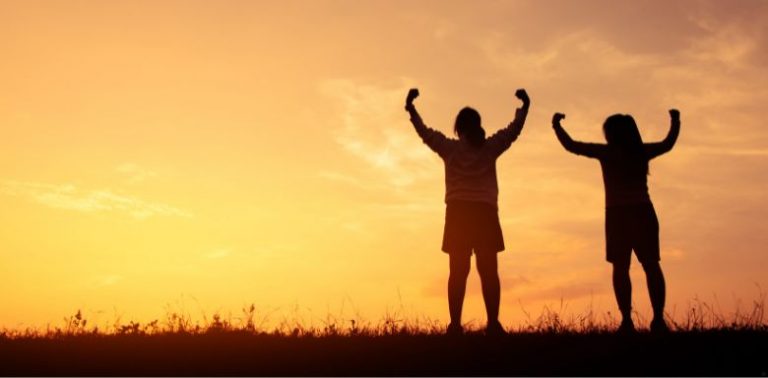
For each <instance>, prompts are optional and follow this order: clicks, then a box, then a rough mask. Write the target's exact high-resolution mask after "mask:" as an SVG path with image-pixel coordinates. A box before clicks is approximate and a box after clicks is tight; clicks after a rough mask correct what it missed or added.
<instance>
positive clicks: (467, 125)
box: [453, 106, 485, 147]
mask: <svg viewBox="0 0 768 378" xmlns="http://www.w3.org/2000/svg"><path fill="white" fill-rule="evenodd" d="M453 132H454V133H455V134H456V135H457V136H458V137H459V139H465V138H466V139H467V141H469V143H470V144H471V145H473V146H475V147H480V146H482V145H483V142H485V130H483V127H482V126H481V121H480V113H478V112H477V110H475V109H472V108H470V107H469V106H467V107H465V108H464V109H461V111H459V114H458V115H457V116H456V123H455V124H454V125H453Z"/></svg>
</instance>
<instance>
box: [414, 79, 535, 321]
mask: <svg viewBox="0 0 768 378" xmlns="http://www.w3.org/2000/svg"><path fill="white" fill-rule="evenodd" d="M418 96H419V91H418V89H411V90H410V91H409V92H408V96H407V98H406V102H405V110H406V111H407V112H408V113H409V114H410V118H411V123H412V124H413V127H414V128H415V130H416V133H417V134H418V135H419V137H420V138H421V140H422V141H423V142H424V144H426V145H427V146H428V147H429V148H430V149H431V150H432V151H434V152H435V153H437V154H438V155H439V156H440V158H442V160H443V163H444V165H445V204H446V208H445V227H444V231H443V243H442V250H443V252H446V253H447V254H448V257H449V277H448V309H449V312H450V317H451V322H450V324H449V325H448V328H447V333H448V334H452V335H456V334H461V333H463V328H462V324H461V312H462V307H463V304H464V293H465V290H466V284H467V277H468V275H469V271H470V265H471V257H472V254H473V253H474V255H475V258H476V264H477V271H478V273H479V275H480V281H481V285H482V292H483V300H484V301H485V310H486V314H487V319H488V322H487V325H486V333H487V334H489V335H492V334H503V333H505V331H504V328H503V327H502V325H501V323H500V322H499V319H498V318H499V301H500V297H501V287H500V282H499V273H498V260H497V253H498V252H501V251H503V250H504V237H503V235H502V232H501V225H500V223H499V214H498V196H499V186H498V182H497V179H496V160H497V159H498V158H499V156H501V154H502V153H504V151H506V150H507V149H508V148H509V147H510V145H511V144H512V142H514V141H515V140H517V137H518V136H519V135H520V132H521V131H522V129H523V125H524V124H525V119H526V116H527V115H528V108H529V107H530V103H531V102H530V99H529V98H528V94H527V93H526V92H525V90H523V89H518V90H517V91H516V92H515V96H516V97H517V98H519V99H520V100H521V101H522V106H521V107H520V108H518V109H517V111H516V114H515V119H514V121H512V122H511V123H510V124H509V125H508V126H507V127H505V128H503V129H501V130H499V131H497V132H496V133H495V134H493V135H492V136H490V137H487V138H486V135H485V130H484V129H483V127H482V122H481V118H480V113H478V112H477V110H475V109H473V108H470V107H465V108H463V109H461V111H459V114H458V115H457V116H456V122H455V123H454V127H453V131H454V134H455V136H456V138H449V137H447V136H445V135H443V134H442V133H441V132H439V131H437V130H434V129H431V128H429V127H427V126H426V125H425V124H424V121H423V120H422V119H421V116H420V115H419V113H418V112H417V111H416V106H415V105H414V104H413V101H414V100H415V99H416V98H417V97H418Z"/></svg>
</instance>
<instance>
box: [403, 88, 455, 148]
mask: <svg viewBox="0 0 768 378" xmlns="http://www.w3.org/2000/svg"><path fill="white" fill-rule="evenodd" d="M416 97H419V90H418V89H416V88H413V89H411V90H410V91H408V97H406V99H405V110H406V111H407V112H408V114H410V116H411V123H412V124H413V128H414V129H416V134H418V135H419V137H421V140H422V141H424V144H426V145H427V146H428V147H429V148H430V149H431V150H432V151H435V152H436V153H437V154H438V155H440V156H441V157H442V156H444V155H445V153H446V151H447V149H448V143H449V140H448V138H446V137H445V135H443V133H441V132H439V131H437V130H434V129H430V128H429V127H427V125H425V124H424V121H423V120H422V119H421V116H420V115H419V112H418V111H416V105H414V104H413V100H415V99H416Z"/></svg>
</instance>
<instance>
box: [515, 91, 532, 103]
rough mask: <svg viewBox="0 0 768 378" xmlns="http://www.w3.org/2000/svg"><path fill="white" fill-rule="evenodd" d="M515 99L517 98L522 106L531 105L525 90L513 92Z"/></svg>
mask: <svg viewBox="0 0 768 378" xmlns="http://www.w3.org/2000/svg"><path fill="white" fill-rule="evenodd" d="M515 97H517V98H519V99H520V101H522V102H523V105H528V104H530V103H531V99H530V97H528V93H527V92H526V91H525V89H522V88H520V89H518V90H516V91H515Z"/></svg>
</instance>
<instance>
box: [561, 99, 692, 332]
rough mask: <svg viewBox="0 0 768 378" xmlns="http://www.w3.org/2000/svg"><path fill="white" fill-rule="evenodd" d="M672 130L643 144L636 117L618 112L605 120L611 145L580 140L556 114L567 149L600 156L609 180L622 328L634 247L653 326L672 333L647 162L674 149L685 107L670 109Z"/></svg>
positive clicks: (627, 320)
mask: <svg viewBox="0 0 768 378" xmlns="http://www.w3.org/2000/svg"><path fill="white" fill-rule="evenodd" d="M669 115H670V118H671V127H670V129H669V134H667V137H666V138H664V140H663V141H661V142H658V143H645V144H644V143H643V140H642V138H641V137H640V132H639V131H638V129H637V124H636V123H635V120H634V119H633V118H632V116H630V115H627V114H614V115H612V116H610V117H608V119H606V120H605V123H604V124H603V134H604V135H605V139H606V141H607V142H608V144H597V143H582V142H575V141H574V140H573V139H571V137H570V136H568V133H566V132H565V130H564V129H563V127H562V126H561V125H560V121H561V120H562V119H563V118H565V115H564V114H560V113H555V115H554V116H553V117H552V127H553V128H554V129H555V133H556V134H557V139H558V140H560V143H561V144H562V145H563V147H565V149H566V150H568V151H570V152H573V153H574V154H577V155H582V156H586V157H590V158H595V159H598V160H600V166H601V167H602V170H603V183H604V185H605V242H606V243H605V244H606V259H607V260H608V261H609V262H611V263H612V264H613V289H614V293H615V294H616V301H617V302H618V305H619V310H620V311H621V316H622V321H621V326H620V327H619V332H620V333H632V332H634V331H635V326H634V324H633V323H632V316H631V312H632V283H631V282H630V279H629V263H630V258H631V256H632V250H634V251H635V254H636V255H637V259H638V260H639V261H640V264H642V266H643V270H644V271H645V276H646V279H647V282H648V292H649V294H650V297H651V305H652V306H653V320H652V321H651V331H653V332H659V333H663V332H667V331H668V328H667V324H666V323H665V322H664V300H665V295H666V294H665V291H666V289H665V287H664V286H665V285H664V274H663V273H662V271H661V266H660V265H659V261H660V256H659V221H658V219H657V218H656V211H655V210H654V208H653V204H652V203H651V197H650V195H649V194H648V180H647V176H648V162H649V161H650V160H651V159H653V158H655V157H657V156H659V155H661V154H664V153H666V152H669V150H671V149H672V147H673V146H674V145H675V141H676V140H677V136H678V134H679V133H680V112H678V111H677V110H675V109H672V110H670V111H669Z"/></svg>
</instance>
